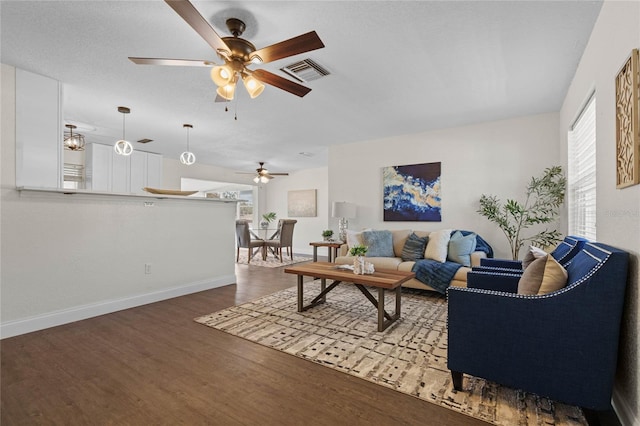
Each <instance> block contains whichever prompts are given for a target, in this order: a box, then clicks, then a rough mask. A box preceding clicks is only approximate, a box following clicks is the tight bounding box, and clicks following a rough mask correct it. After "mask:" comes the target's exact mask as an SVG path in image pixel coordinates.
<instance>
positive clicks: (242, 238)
mask: <svg viewBox="0 0 640 426" xmlns="http://www.w3.org/2000/svg"><path fill="white" fill-rule="evenodd" d="M241 248H246V249H247V264H249V263H251V259H253V257H254V256H255V255H256V254H257V253H258V252H259V251H260V252H262V259H264V258H265V257H266V252H265V241H264V240H262V239H259V238H251V230H250V229H249V221H248V220H246V219H238V220H236V262H238V261H239V260H240V249H241ZM254 249H255V250H254Z"/></svg>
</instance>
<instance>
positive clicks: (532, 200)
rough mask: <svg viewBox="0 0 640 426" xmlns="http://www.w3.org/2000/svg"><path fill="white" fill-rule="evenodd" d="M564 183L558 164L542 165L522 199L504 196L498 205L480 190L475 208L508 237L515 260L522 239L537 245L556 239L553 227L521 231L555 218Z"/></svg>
mask: <svg viewBox="0 0 640 426" xmlns="http://www.w3.org/2000/svg"><path fill="white" fill-rule="evenodd" d="M566 185H567V181H566V179H565V177H564V175H563V174H562V167H560V166H554V167H550V168H547V169H545V171H544V173H543V175H542V176H541V177H540V178H535V177H532V178H531V181H530V182H529V185H528V186H527V192H526V198H525V201H524V203H520V202H518V201H515V200H510V199H507V202H506V203H505V204H504V205H502V204H501V203H500V201H499V200H498V198H497V197H495V196H493V195H491V196H488V195H484V194H483V195H482V197H480V209H479V210H477V212H478V213H480V214H481V215H482V216H484V217H486V218H487V219H489V220H490V221H491V222H494V223H496V224H497V225H498V227H499V228H500V229H502V232H504V235H505V236H506V237H507V239H508V240H509V246H510V248H511V255H512V256H513V260H518V255H519V253H520V249H521V248H522V246H523V245H524V242H525V241H530V242H531V243H533V244H537V245H539V246H541V247H546V246H549V245H552V244H554V243H556V242H558V241H560V239H561V238H560V237H561V234H560V232H558V231H557V230H555V229H554V230H551V231H550V230H548V229H545V230H543V231H540V232H538V233H537V234H533V235H529V236H525V235H523V233H522V232H523V230H525V229H527V228H529V227H531V226H533V225H538V224H543V223H550V222H553V221H554V220H555V219H556V217H557V216H558V214H559V209H560V206H561V205H562V203H563V201H564V192H565V188H566Z"/></svg>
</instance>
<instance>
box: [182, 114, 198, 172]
mask: <svg viewBox="0 0 640 426" xmlns="http://www.w3.org/2000/svg"><path fill="white" fill-rule="evenodd" d="M182 127H184V128H185V129H187V150H186V151H185V152H183V153H182V154H180V162H181V163H182V164H184V165H185V166H190V165H192V164H193V163H195V162H196V156H195V154H194V153H193V152H191V150H190V149H189V129H193V125H191V124H183V125H182Z"/></svg>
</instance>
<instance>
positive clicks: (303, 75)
mask: <svg viewBox="0 0 640 426" xmlns="http://www.w3.org/2000/svg"><path fill="white" fill-rule="evenodd" d="M280 71H284V72H286V73H287V74H289V75H290V76H291V77H293V78H295V79H296V80H298V81H301V82H303V83H306V82H307V81H311V80H317V79H319V78H322V77H326V76H328V75H329V74H331V73H330V72H329V71H327V69H326V68H324V67H323V66H321V65H319V64H318V63H317V62H314V61H312V60H311V59H303V60H302V61H299V62H295V63H293V64H290V65H287V66H286V67H284V68H280Z"/></svg>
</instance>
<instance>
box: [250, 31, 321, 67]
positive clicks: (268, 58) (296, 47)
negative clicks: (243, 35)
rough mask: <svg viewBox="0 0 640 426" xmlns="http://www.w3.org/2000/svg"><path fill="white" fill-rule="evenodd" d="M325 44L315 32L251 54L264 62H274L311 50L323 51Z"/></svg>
mask: <svg viewBox="0 0 640 426" xmlns="http://www.w3.org/2000/svg"><path fill="white" fill-rule="evenodd" d="M323 47H324V43H322V40H320V37H318V34H316V32H315V31H311V32H308V33H306V34H302V35H299V36H297V37H294V38H290V39H289V40H285V41H281V42H280V43H276V44H272V45H271V46H267V47H263V48H262V49H258V50H256V51H255V52H253V53H252V54H251V56H253V55H258V56H259V57H260V59H262V62H264V63H267V62H273V61H277V60H278V59H282V58H287V57H289V56H294V55H298V54H300V53H304V52H309V51H311V50H316V49H321V48H323Z"/></svg>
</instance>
